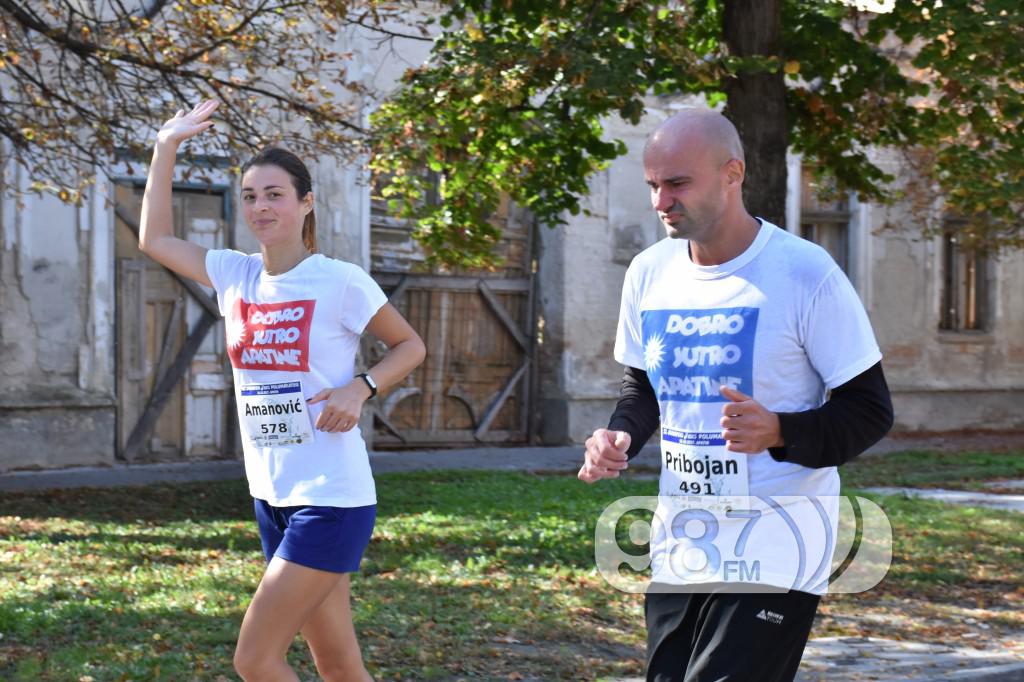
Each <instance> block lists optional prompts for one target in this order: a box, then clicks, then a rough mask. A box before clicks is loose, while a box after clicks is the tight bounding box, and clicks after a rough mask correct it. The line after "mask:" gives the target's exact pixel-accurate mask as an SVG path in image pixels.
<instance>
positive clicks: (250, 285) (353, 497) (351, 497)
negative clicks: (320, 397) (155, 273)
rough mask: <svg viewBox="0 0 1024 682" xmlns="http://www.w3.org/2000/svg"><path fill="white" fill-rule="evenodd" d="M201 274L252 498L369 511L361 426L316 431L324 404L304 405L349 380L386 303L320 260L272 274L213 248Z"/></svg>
mask: <svg viewBox="0 0 1024 682" xmlns="http://www.w3.org/2000/svg"><path fill="white" fill-rule="evenodd" d="M206 272H207V275H208V276H209V278H210V281H211V282H212V283H213V287H214V289H215V290H216V292H217V301H218V303H219V305H220V311H221V314H222V315H223V316H224V326H225V337H226V341H227V353H228V356H229V358H230V360H231V367H232V371H233V375H234V384H235V399H236V402H237V404H238V419H239V423H240V426H241V430H242V442H243V452H244V454H245V473H246V477H247V478H248V480H249V492H250V493H251V494H252V496H253V497H255V498H258V499H261V500H266V501H267V502H268V503H269V504H271V505H273V506H275V507H290V506H299V505H323V506H333V507H361V506H365V505H370V504H375V503H376V501H377V496H376V490H375V488H374V483H373V476H372V473H371V471H370V463H369V458H368V456H367V452H366V444H365V443H364V441H363V438H362V435H361V433H360V431H359V427H358V426H356V427H354V428H353V429H352V430H350V431H347V432H345V433H325V432H322V431H316V430H314V429H313V427H312V425H313V424H315V423H316V420H317V417H319V415H320V412H321V411H322V410H323V407H324V405H325V402H324V401H321V402H318V403H315V404H306V402H305V401H306V400H307V399H309V398H311V397H312V396H314V395H315V394H317V393H318V392H320V391H321V390H323V389H325V388H338V387H340V386H344V385H345V384H347V383H348V382H349V381H351V380H352V378H353V376H354V375H355V357H356V352H357V350H358V347H359V337H360V335H361V334H362V332H363V330H364V329H365V328H366V325H367V323H368V322H369V321H370V319H371V318H372V317H373V316H374V315H375V314H376V313H377V311H378V310H380V308H381V307H382V306H383V305H384V304H385V303H387V296H385V294H384V292H383V291H381V289H380V287H379V286H378V285H377V283H376V282H374V281H373V279H371V278H370V276H369V275H368V274H366V272H365V271H364V270H363V269H362V268H360V267H359V266H357V265H353V264H351V263H345V262H343V261H339V260H335V259H333V258H328V257H326V256H324V255H321V254H314V255H312V256H309V257H308V258H306V259H305V260H303V261H301V262H300V263H299V264H298V265H296V266H295V267H294V268H292V269H291V270H289V271H288V272H285V273H282V274H280V275H270V274H267V272H266V271H265V270H264V269H263V258H262V256H261V255H260V254H253V255H246V254H244V253H241V252H239V251H232V250H211V251H209V252H207V256H206ZM275 411H276V412H275ZM268 415H269V416H268Z"/></svg>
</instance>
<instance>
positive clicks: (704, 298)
mask: <svg viewBox="0 0 1024 682" xmlns="http://www.w3.org/2000/svg"><path fill="white" fill-rule="evenodd" d="M615 359H616V360H617V361H619V362H620V363H622V364H623V365H627V366H631V367H636V368H639V369H644V370H646V372H647V375H648V377H649V378H650V381H651V385H652V387H653V388H654V391H655V393H656V395H657V397H658V405H659V408H660V410H661V427H662V433H661V440H662V455H661V460H662V472H661V477H660V483H659V500H660V501H659V505H660V507H661V508H663V510H664V509H668V508H676V507H679V505H680V501H681V500H685V499H686V498H687V496H706V497H702V498H701V499H704V500H705V501H707V500H711V501H712V503H713V501H714V500H715V499H719V500H723V499H726V497H728V496H730V495H734V496H744V495H747V496H750V498H754V500H755V503H756V505H755V506H758V507H759V511H757V512H756V515H757V517H758V518H757V519H755V521H756V524H755V523H752V522H751V518H752V517H751V515H750V514H747V515H744V513H743V512H742V511H741V512H735V511H731V512H730V513H729V514H730V515H732V514H736V513H739V516H737V517H735V518H724V517H725V514H724V512H723V513H721V514H719V517H718V518H717V519H715V520H714V521H713V522H712V521H711V520H710V519H707V521H706V522H705V521H704V520H701V519H698V522H697V523H696V524H695V525H692V526H690V527H689V528H683V527H682V525H680V524H677V526H676V527H672V528H671V530H669V531H666V528H665V527H662V528H660V529H659V528H658V527H657V524H655V529H654V530H655V532H654V535H653V537H652V542H651V556H652V564H653V566H654V568H655V573H656V575H655V579H656V580H661V581H663V582H679V581H674V580H672V575H671V572H670V571H669V572H665V571H663V573H664V574H663V575H661V576H660V577H659V576H658V575H657V572H658V569H659V567H660V568H664V567H665V566H666V557H665V556H659V555H661V554H663V553H665V552H666V548H667V547H668V548H669V549H671V547H670V545H667V544H666V542H665V541H666V538H667V537H668V536H667V535H666V533H667V532H668V533H674V536H675V537H676V538H678V537H686V538H689V543H690V545H691V546H694V545H697V546H701V547H702V549H704V550H707V551H710V552H711V553H714V552H716V551H718V550H719V549H720V548H722V549H725V550H727V551H728V552H731V553H730V554H728V556H729V557H730V558H732V559H733V560H734V561H733V563H732V565H731V566H730V564H729V561H727V560H725V561H721V562H719V565H716V564H715V562H714V561H711V562H710V563H709V564H708V565H707V566H706V567H705V569H704V570H703V572H699V571H698V572H694V573H693V574H692V575H690V576H688V577H687V580H686V581H683V582H687V581H689V580H691V579H692V580H693V581H694V582H731V581H739V582H755V583H761V584H765V585H775V586H778V587H785V588H796V589H801V590H803V591H807V592H813V593H822V592H824V591H825V587H826V586H827V576H828V573H829V567H828V566H827V565H823V562H824V563H825V564H827V563H829V562H830V560H831V550H830V547H831V546H833V545H834V541H835V535H836V523H837V522H836V516H837V506H838V505H837V503H836V501H835V499H834V498H833V499H829V498H830V496H837V495H838V494H839V474H838V471H837V469H836V468H835V467H827V468H821V469H811V468H807V467H804V466H801V465H799V464H793V463H789V462H779V461H776V460H775V459H773V458H772V457H771V455H770V454H769V453H768V452H767V451H764V452H761V453H758V454H754V455H745V454H741V453H733V452H728V451H726V450H725V442H724V440H723V439H722V427H721V424H720V420H721V418H722V407H723V405H724V403H727V402H729V401H728V400H727V399H726V398H725V397H724V396H722V395H721V393H720V392H719V386H721V385H723V384H724V385H727V386H730V387H732V388H735V389H736V390H738V391H740V392H742V393H745V394H746V395H748V396H751V397H752V398H753V399H754V400H756V401H757V402H759V403H761V404H762V405H763V406H764V407H766V408H767V409H769V410H771V411H774V412H800V411H803V410H809V409H813V408H816V407H819V406H821V405H822V404H823V403H824V401H825V396H826V391H828V390H830V389H833V388H835V387H837V386H840V385H841V384H843V383H845V382H847V381H849V380H850V379H852V378H854V377H855V376H857V375H858V374H861V373H862V372H864V371H865V370H867V369H868V368H870V367H871V366H872V365H874V364H875V363H877V362H878V361H879V360H880V359H881V353H880V352H879V349H878V344H877V343H876V341H875V338H874V334H873V333H872V330H871V325H870V322H869V321H868V317H867V314H866V313H865V311H864V307H863V305H862V304H861V302H860V299H859V298H858V297H857V293H856V291H855V290H854V289H853V286H852V285H851V284H850V282H849V280H848V279H847V278H846V276H845V275H844V274H843V272H842V270H841V269H840V268H839V267H838V266H837V265H836V263H835V261H833V260H832V258H831V257H830V256H829V254H828V253H827V252H826V251H825V250H824V249H822V248H821V247H819V246H817V245H816V244H813V243H811V242H809V241H807V240H804V239H801V238H799V237H797V236H795V235H792V234H789V233H788V232H785V231H784V230H781V229H779V228H778V227H776V226H775V225H772V224H771V223H768V222H764V221H762V224H761V227H760V230H759V231H758V233H757V236H756V238H755V239H754V241H753V243H752V244H751V245H750V247H749V248H747V249H746V251H744V252H743V253H742V254H740V255H739V256H737V257H736V258H734V259H733V260H731V261H729V262H726V263H722V264H720V265H714V266H699V265H696V264H694V263H693V261H692V260H691V259H690V255H689V245H688V242H687V241H686V240H675V239H663V240H662V241H660V242H658V243H657V244H655V245H653V246H651V247H650V248H648V249H646V250H645V251H643V252H642V253H640V254H639V255H638V256H637V257H636V258H635V259H634V260H633V262H632V264H631V265H630V267H629V269H628V270H627V272H626V278H625V283H624V286H623V291H622V304H621V309H620V317H619V326H618V333H617V336H616V340H615ZM710 496H725V497H718V498H715V497H710ZM800 496H813V497H814V498H815V500H816V503H808V502H806V501H805V502H804V503H803V504H796V505H795V506H792V505H791V503H792V502H793V499H792V498H793V497H800ZM787 498H789V499H787ZM818 498H821V499H818ZM693 499H696V498H693ZM774 503H777V504H778V505H779V506H778V507H775V506H774ZM673 505H675V507H673ZM787 505H790V506H787ZM780 509H781V510H782V511H779V510H780ZM786 509H795V510H796V513H795V514H786V513H785V510H786ZM719 511H722V510H719ZM799 514H803V515H804V517H807V518H797V516H798V515H799ZM808 515H809V517H808ZM698 516H699V514H698ZM690 518H691V521H692V515H691V517H690ZM662 520H663V522H664V524H669V526H671V523H672V521H671V519H666V517H662ZM683 521H685V519H683ZM773 521H774V523H775V524H776V525H775V526H773V525H772V523H773ZM783 522H786V523H788V524H789V525H788V526H785V525H780V524H782V523H783ZM805 522H806V523H805ZM707 523H710V524H711V526H713V527H708V526H707ZM794 524H796V525H797V526H800V528H799V531H797V530H794V529H792V526H793V525H794ZM805 525H807V526H808V528H805V527H804V526H805ZM745 527H746V528H747V532H746V533H744V528H745ZM810 527H816V528H810ZM787 528H789V529H787ZM780 529H781V530H780ZM751 531H753V532H751ZM794 534H796V535H802V536H804V537H800V538H799V539H795V538H793V537H789V536H792V535H794ZM694 539H696V540H695V541H694ZM829 543H833V544H832V545H830V544H829ZM712 544H715V545H716V546H714V547H712V546H710V545H712ZM737 549H738V550H740V555H739V556H742V557H743V559H744V560H745V562H746V563H745V564H744V565H743V566H740V567H739V568H737V561H736V556H737V555H736V554H735V550H737ZM823 553H827V554H828V555H829V556H828V559H829V562H825V558H824V557H823V556H819V555H822V554H823ZM713 558H714V557H712V559H713ZM719 558H721V557H719ZM755 561H756V562H757V563H756V564H755V563H754V562H755ZM699 564H700V561H697V564H696V565H699ZM755 569H756V570H755ZM698 573H700V575H699V577H697V578H694V577H693V576H694V575H697V574H698Z"/></svg>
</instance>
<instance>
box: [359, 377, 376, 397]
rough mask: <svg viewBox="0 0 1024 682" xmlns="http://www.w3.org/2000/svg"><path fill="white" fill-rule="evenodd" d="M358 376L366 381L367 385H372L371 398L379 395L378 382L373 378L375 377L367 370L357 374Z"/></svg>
mask: <svg viewBox="0 0 1024 682" xmlns="http://www.w3.org/2000/svg"><path fill="white" fill-rule="evenodd" d="M356 377H358V378H360V379H362V380H363V381H365V382H366V385H367V386H369V387H370V398H371V399H372V398H374V397H376V396H377V382H376V381H374V380H373V377H371V376H370V375H369V374H367V373H366V372H363V373H362V374H357V375H356Z"/></svg>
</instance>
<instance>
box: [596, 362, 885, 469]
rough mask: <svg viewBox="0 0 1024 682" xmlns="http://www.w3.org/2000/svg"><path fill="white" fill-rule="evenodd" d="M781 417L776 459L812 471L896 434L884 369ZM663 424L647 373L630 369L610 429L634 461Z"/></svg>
mask: <svg viewBox="0 0 1024 682" xmlns="http://www.w3.org/2000/svg"><path fill="white" fill-rule="evenodd" d="M777 414H778V417H779V426H780V427H781V429H782V440H783V443H785V445H783V446H782V447H779V448H769V450H768V452H769V453H770V454H771V456H772V457H773V458H774V459H776V460H777V461H780V462H793V463H795V464H800V465H802V466H805V467H810V468H812V469H818V468H822V467H831V466H839V465H841V464H845V463H846V462H848V461H850V460H851V459H853V458H854V457H856V456H857V455H859V454H860V453H862V452H864V451H865V450H867V449H868V448H869V447H871V446H872V445H874V444H875V443H877V442H878V441H879V440H881V439H882V437H883V436H884V435H885V434H886V433H888V432H889V429H891V428H892V424H893V409H892V399H891V398H890V396H889V386H888V385H887V383H886V381H885V374H884V373H883V372H882V363H880V362H879V363H876V364H874V365H872V366H871V367H870V368H868V369H867V370H865V371H864V372H862V373H861V374H858V375H857V376H855V377H854V378H852V379H850V380H849V381H847V382H846V383H845V384H842V385H841V386H837V387H836V388H834V389H833V390H832V392H831V395H830V396H829V399H828V400H827V401H826V402H825V404H824V405H822V406H821V407H816V408H814V409H811V410H804V411H803V412H779V413H777ZM660 419H661V413H660V409H659V408H658V397H657V395H656V394H655V392H654V387H653V386H651V381H650V379H649V378H648V377H647V372H645V371H643V370H642V369H637V368H635V367H627V368H626V371H625V374H624V375H623V378H622V387H621V389H620V391H619V402H618V404H617V405H616V406H615V411H614V412H613V413H612V416H611V419H610V420H609V422H608V428H609V429H611V430H614V431H625V432H627V433H628V434H629V436H630V446H629V449H628V450H627V454H628V455H629V458H630V459H632V458H633V457H634V456H635V455H636V454H637V453H638V452H639V451H640V448H642V447H643V445H644V443H646V442H647V440H648V439H649V438H650V437H651V435H652V434H653V433H654V432H655V430H656V429H657V428H658V424H659V421H660Z"/></svg>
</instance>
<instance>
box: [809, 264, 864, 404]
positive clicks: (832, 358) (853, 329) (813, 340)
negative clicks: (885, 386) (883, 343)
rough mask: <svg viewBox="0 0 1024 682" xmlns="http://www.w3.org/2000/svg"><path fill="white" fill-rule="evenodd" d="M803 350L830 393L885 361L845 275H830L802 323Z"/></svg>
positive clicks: (838, 272) (817, 293)
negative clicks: (882, 360) (879, 362)
mask: <svg viewBox="0 0 1024 682" xmlns="http://www.w3.org/2000/svg"><path fill="white" fill-rule="evenodd" d="M803 336H804V350H805V351H806V353H807V357H808V358H809V360H810V362H811V365H812V366H813V367H814V369H815V371H817V372H818V376H820V377H821V380H822V382H824V384H825V387H826V388H827V389H829V390H832V389H833V388H836V387H837V386H841V385H843V384H845V383H846V382H847V381H849V380H850V379H852V378H854V377H855V376H857V375H858V374H861V373H862V372H864V371H865V370H867V369H869V368H870V367H871V366H872V365H874V364H875V363H877V362H878V361H879V360H881V359H882V353H881V351H880V350H879V349H878V342H877V341H876V340H875V334H874V332H873V331H872V330H871V322H870V320H868V314H867V312H866V311H865V310H864V305H863V304H862V303H861V301H860V297H858V296H857V291H856V290H855V289H854V288H853V285H852V284H850V280H848V279H847V278H846V275H845V274H843V271H842V270H841V269H840V268H839V267H836V268H835V269H833V270H832V272H830V273H829V274H828V276H827V277H826V278H825V280H824V281H823V282H822V283H821V285H820V286H819V287H818V291H817V292H815V294H814V296H813V298H812V299H811V304H810V308H809V309H808V312H807V314H806V316H805V318H804V321H803Z"/></svg>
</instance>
